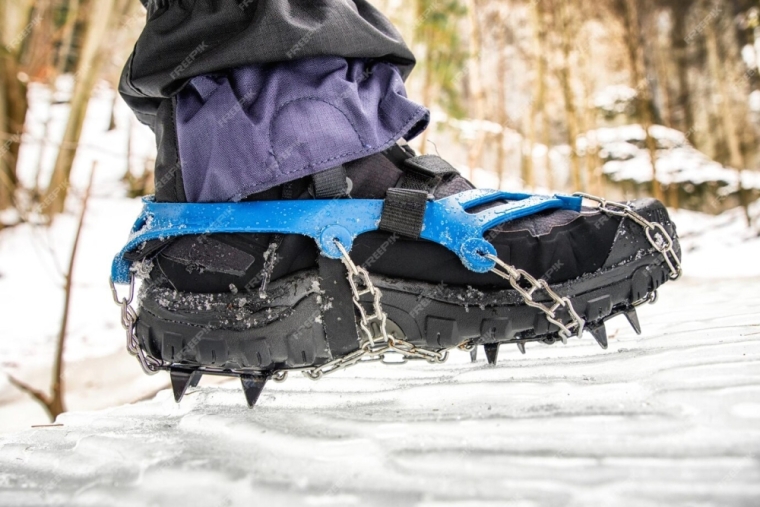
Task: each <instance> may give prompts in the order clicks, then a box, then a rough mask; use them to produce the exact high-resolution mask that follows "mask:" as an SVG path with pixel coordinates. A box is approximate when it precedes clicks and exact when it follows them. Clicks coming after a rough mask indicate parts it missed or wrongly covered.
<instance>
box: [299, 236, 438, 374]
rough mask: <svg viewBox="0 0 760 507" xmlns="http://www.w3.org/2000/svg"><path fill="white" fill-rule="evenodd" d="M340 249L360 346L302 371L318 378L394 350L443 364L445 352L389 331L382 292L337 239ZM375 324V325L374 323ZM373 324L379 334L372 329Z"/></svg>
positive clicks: (407, 356)
mask: <svg viewBox="0 0 760 507" xmlns="http://www.w3.org/2000/svg"><path fill="white" fill-rule="evenodd" d="M335 244H336V245H337V247H338V249H339V250H340V252H341V260H342V261H343V264H344V265H345V266H346V270H347V271H348V282H349V284H350V285H351V294H352V300H353V303H354V306H355V307H356V308H357V310H358V311H359V330H360V334H361V336H360V340H359V349H357V350H355V351H354V352H351V353H350V354H348V355H346V356H343V357H339V358H336V359H333V360H332V361H330V362H328V363H326V364H323V365H322V366H318V367H316V368H310V369H306V370H303V374H304V375H306V376H307V377H309V378H310V379H312V380H318V379H320V378H322V377H323V376H325V375H327V374H330V373H333V372H336V371H338V370H341V369H344V368H348V367H349V366H352V365H354V364H356V363H358V362H359V361H372V360H383V358H384V356H385V354H388V353H397V354H400V355H401V356H402V357H403V361H404V362H406V360H408V359H424V360H426V361H428V362H431V363H442V362H444V361H446V359H448V355H449V353H448V351H447V350H441V351H434V350H428V349H423V348H421V347H417V346H416V345H414V344H412V343H410V342H408V341H405V340H403V339H401V338H398V337H396V336H393V335H392V334H389V333H388V324H387V319H388V316H387V314H386V313H385V312H384V311H383V307H382V303H381V302H380V301H381V299H382V296H383V295H382V292H381V291H380V289H378V288H377V287H375V285H374V284H373V283H372V280H371V279H370V276H369V272H367V270H366V269H364V268H363V267H361V266H357V265H356V264H354V262H353V261H352V260H351V257H349V255H348V252H347V251H346V249H345V248H344V247H343V245H342V244H341V243H340V242H339V241H337V240H336V241H335ZM365 294H371V295H372V313H370V314H368V313H367V311H366V309H365V308H364V305H363V304H362V302H361V297H362V296H364V295H365ZM373 324H375V326H373ZM372 327H376V328H377V330H378V333H375V332H373V331H372Z"/></svg>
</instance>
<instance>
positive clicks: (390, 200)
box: [379, 188, 428, 239]
mask: <svg viewBox="0 0 760 507" xmlns="http://www.w3.org/2000/svg"><path fill="white" fill-rule="evenodd" d="M427 197H428V193H427V191H425V190H412V189H409V188H389V189H388V192H387V193H386V195H385V201H383V213H382V215H381V216H380V227H379V228H380V229H381V230H383V231H388V232H395V233H396V234H398V235H400V236H404V237H407V238H414V239H417V238H419V237H420V232H422V223H423V219H424V218H425V207H426V206H427Z"/></svg>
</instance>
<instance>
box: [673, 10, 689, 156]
mask: <svg viewBox="0 0 760 507" xmlns="http://www.w3.org/2000/svg"><path fill="white" fill-rule="evenodd" d="M683 9H684V10H676V9H673V10H672V11H671V12H672V16H673V32H672V36H671V45H672V48H673V59H674V61H675V66H676V73H677V76H678V94H677V95H676V99H675V106H676V108H677V109H678V112H679V113H680V115H679V120H680V121H679V122H678V123H677V125H678V126H679V128H680V130H681V131H682V132H694V129H695V124H694V113H693V111H692V109H691V89H690V86H689V51H688V44H687V43H686V29H685V28H686V27H685V19H686V15H687V14H688V12H689V9H688V6H687V7H685V8H683ZM692 144H694V143H693V142H692Z"/></svg>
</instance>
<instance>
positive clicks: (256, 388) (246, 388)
mask: <svg viewBox="0 0 760 507" xmlns="http://www.w3.org/2000/svg"><path fill="white" fill-rule="evenodd" d="M240 383H241V384H243V393H244V394H245V401H247V402H248V408H253V406H254V405H255V404H256V401H257V400H258V399H259V395H261V391H263V390H264V385H265V384H266V383H267V377H265V376H263V375H240Z"/></svg>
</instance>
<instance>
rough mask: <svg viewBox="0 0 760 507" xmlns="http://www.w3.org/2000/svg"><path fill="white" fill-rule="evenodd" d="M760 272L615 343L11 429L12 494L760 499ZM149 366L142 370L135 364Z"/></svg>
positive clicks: (4, 468)
mask: <svg viewBox="0 0 760 507" xmlns="http://www.w3.org/2000/svg"><path fill="white" fill-rule="evenodd" d="M758 287H760V279H759V278H756V277H752V278H747V279H743V280H742V279H732V280H724V281H718V280H704V279H699V278H691V277H685V278H684V279H682V280H680V281H679V282H677V283H673V284H668V285H666V286H665V287H663V288H662V290H661V294H660V302H658V304H656V305H653V306H645V307H643V308H641V310H640V317H641V322H642V325H643V327H644V333H643V334H642V335H641V336H636V335H635V334H634V333H633V331H632V330H631V329H630V328H629V327H628V325H627V323H626V322H625V319H624V318H622V317H621V318H618V319H615V320H613V321H611V322H610V323H609V332H610V348H609V349H608V350H606V351H603V350H601V349H599V348H598V347H597V346H596V344H595V342H594V341H593V340H592V339H591V338H589V337H588V336H586V337H584V339H583V340H571V341H570V342H569V343H568V345H567V346H562V345H555V346H552V347H549V346H538V345H533V346H530V345H529V346H528V354H527V355H526V356H522V355H520V354H519V352H518V351H517V349H516V348H515V349H514V350H512V349H511V347H510V348H503V350H502V353H501V358H500V363H499V365H498V366H497V367H488V366H486V364H485V361H484V359H483V358H482V355H483V354H482V351H481V354H480V355H481V358H479V360H478V362H477V363H474V364H471V363H469V357H468V356H467V355H466V354H464V353H455V354H454V357H453V358H452V359H450V360H449V362H448V363H446V364H445V365H442V366H434V365H427V364H420V363H416V362H415V363H411V364H408V365H405V366H382V365H379V364H367V365H360V366H357V367H355V368H353V369H351V370H348V371H346V372H342V373H338V374H335V375H333V376H331V377H329V378H326V379H323V380H321V381H319V382H312V381H310V380H307V379H305V378H299V377H298V376H295V375H294V376H293V378H291V379H290V380H288V381H287V382H285V383H282V384H277V383H273V382H270V385H268V386H267V389H266V390H265V391H264V393H263V394H262V396H261V399H260V400H259V404H258V406H257V407H256V408H255V409H253V410H249V409H248V408H247V407H246V406H245V402H244V398H243V394H242V392H241V391H240V388H239V386H238V384H237V383H236V382H231V383H228V384H224V385H222V386H221V387H219V386H213V387H204V385H203V383H201V385H200V386H199V388H197V389H194V390H193V389H191V390H190V391H189V392H188V394H187V395H186V396H185V398H184V400H183V401H182V403H181V404H179V405H176V404H175V403H174V401H173V399H172V397H171V395H170V393H169V392H168V391H162V392H161V393H159V395H158V396H157V397H156V398H155V399H153V400H150V401H146V402H141V403H136V404H133V405H127V406H122V407H118V408H113V409H109V410H103V411H97V412H78V413H77V412H73V413H68V414H65V415H63V416H61V417H59V419H58V421H57V422H58V423H59V424H61V426H54V427H46V428H34V429H30V430H27V431H24V432H21V433H16V434H12V435H7V436H4V437H3V438H0V505H38V504H55V505H58V504H60V505H99V506H100V505H109V506H128V505H130V506H131V505H135V506H145V505H169V504H180V505H204V506H232V505H252V502H255V505H267V504H272V505H330V506H339V505H362V506H363V505H421V506H431V505H444V504H445V505H526V506H531V505H579V506H580V505H615V506H619V505H632V506H649V505H652V506H654V505H668V506H679V505H700V506H701V505H720V506H726V505H748V506H749V505H760V461H759V458H760V311H758V310H759V309H760V293H759V292H758ZM135 367H137V365H135Z"/></svg>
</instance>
